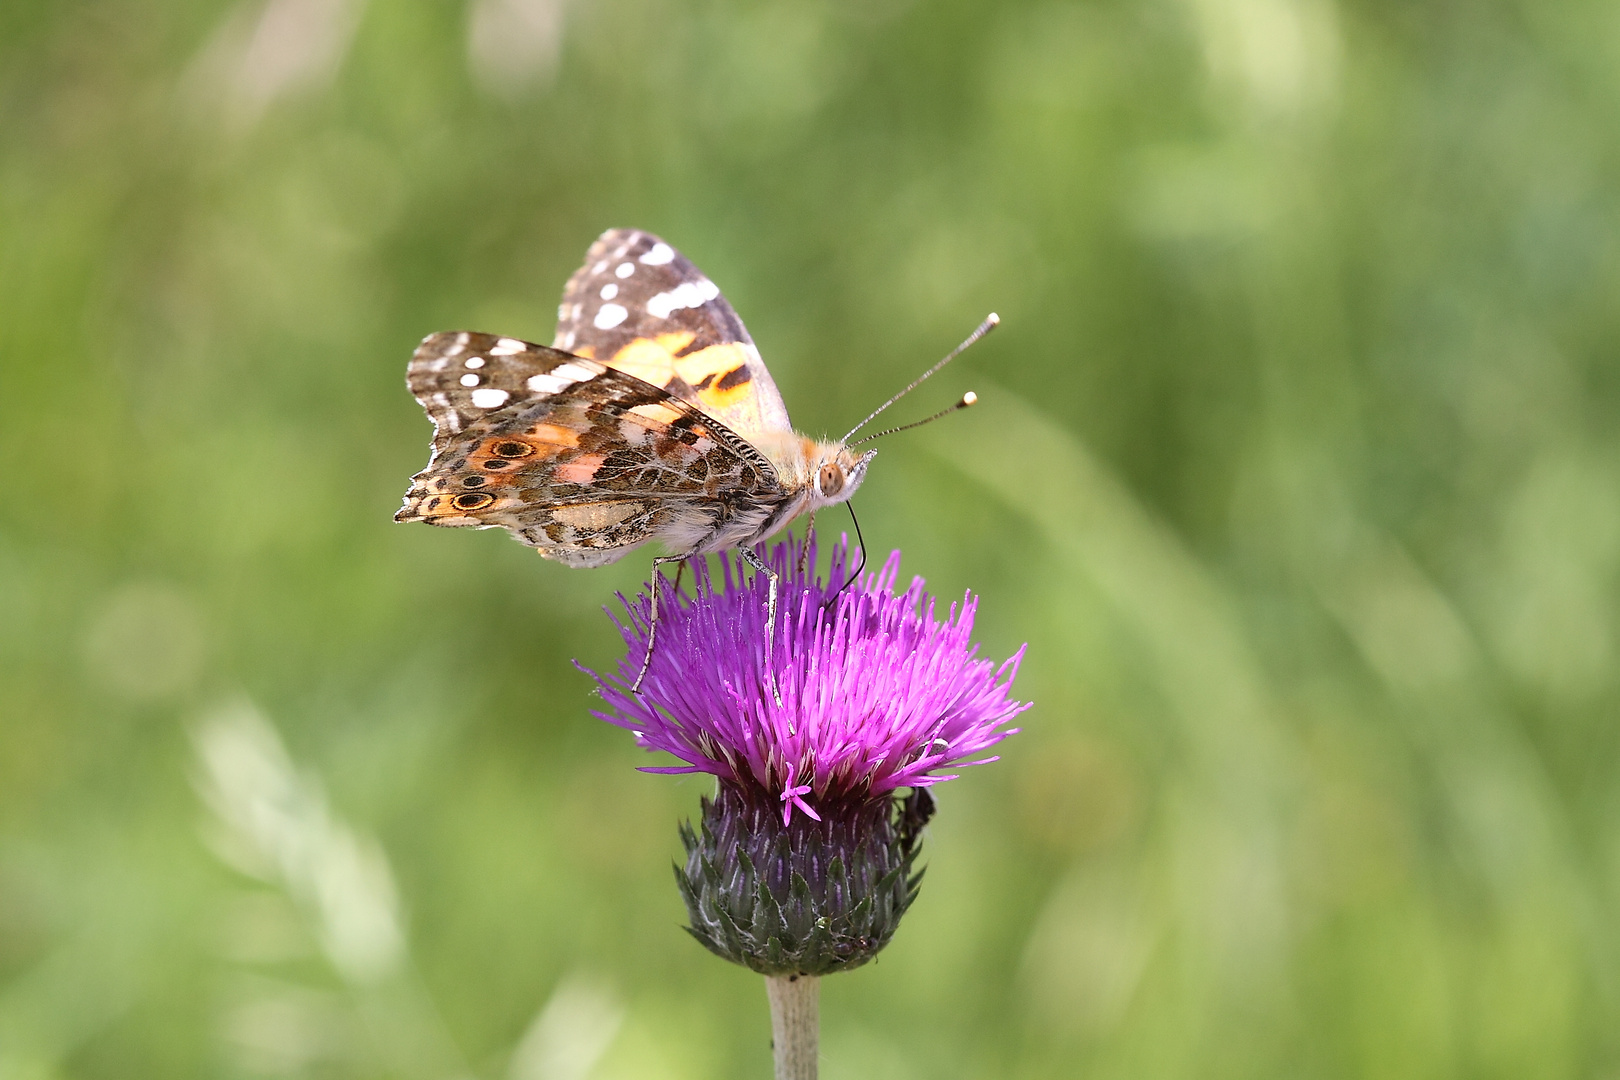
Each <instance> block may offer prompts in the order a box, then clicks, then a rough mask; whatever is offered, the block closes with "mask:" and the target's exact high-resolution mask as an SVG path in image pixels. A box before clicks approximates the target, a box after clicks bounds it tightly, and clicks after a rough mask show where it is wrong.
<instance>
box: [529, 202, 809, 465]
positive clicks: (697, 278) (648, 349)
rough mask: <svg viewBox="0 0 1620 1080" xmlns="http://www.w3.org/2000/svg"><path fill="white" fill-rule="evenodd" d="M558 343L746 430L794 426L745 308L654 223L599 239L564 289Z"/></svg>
mask: <svg viewBox="0 0 1620 1080" xmlns="http://www.w3.org/2000/svg"><path fill="white" fill-rule="evenodd" d="M552 344H553V345H554V346H555V347H556V348H558V349H562V350H566V351H568V352H572V353H577V354H579V355H581V356H586V357H590V358H592V359H595V360H598V361H600V362H602V363H605V364H607V365H609V366H610V367H613V368H616V369H618V370H620V371H625V372H628V373H629V374H631V375H634V376H636V377H637V378H639V379H642V380H643V381H645V382H649V383H652V384H653V385H654V386H659V387H662V388H663V389H665V390H668V391H669V392H670V393H671V394H673V395H675V396H676V397H678V398H680V399H682V400H683V401H686V402H688V403H689V404H691V405H693V406H695V407H697V408H698V409H700V410H702V411H703V412H704V413H706V414H708V415H709V416H712V417H714V418H715V419H716V420H718V421H720V422H721V423H723V424H725V425H726V426H727V427H729V428H730V429H731V430H732V431H734V432H736V433H737V434H739V435H741V436H742V437H743V438H745V439H752V438H754V437H756V436H758V435H760V434H762V433H765V432H779V431H787V430H790V428H791V425H790V424H789V422H788V414H787V407H786V406H785V405H783V404H782V396H781V394H780V393H779V392H778V391H777V389H776V384H775V382H774V381H772V379H771V376H770V373H769V372H768V371H766V370H765V364H764V362H763V361H762V360H760V357H759V351H758V350H757V349H755V348H754V343H753V340H752V339H751V338H750V337H749V336H748V331H747V329H745V328H744V326H743V324H742V320H741V319H739V318H738V317H737V313H736V312H735V311H733V310H732V309H731V305H730V304H728V303H726V300H725V298H724V297H723V296H721V295H720V290H719V289H718V288H717V287H716V286H715V284H714V283H713V282H712V281H710V280H709V279H708V278H707V277H705V276H704V275H703V273H702V271H700V270H699V269H698V268H697V267H696V266H693V265H692V263H691V262H690V261H689V260H688V259H686V257H685V256H683V255H682V254H681V253H680V252H678V251H676V250H675V249H674V248H672V247H671V246H670V245H669V244H667V243H665V242H664V241H662V240H660V239H659V238H658V237H656V236H654V235H652V234H651V233H646V232H642V231H640V230H637V229H611V230H609V231H608V232H605V233H603V234H602V235H601V237H600V238H599V239H598V240H597V241H596V243H595V244H593V245H591V249H590V251H588V252H587V253H586V255H585V264H584V265H583V266H581V267H580V268H579V270H578V271H577V272H575V274H574V276H573V277H571V278H569V279H568V285H567V286H566V287H565V289H564V290H563V299H562V304H561V306H560V307H559V308H558V311H557V336H556V339H555V340H554V341H553V343H552Z"/></svg>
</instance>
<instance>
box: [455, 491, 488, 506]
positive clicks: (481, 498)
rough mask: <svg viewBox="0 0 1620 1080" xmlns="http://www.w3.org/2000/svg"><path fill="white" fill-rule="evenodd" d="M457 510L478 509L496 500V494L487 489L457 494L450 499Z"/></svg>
mask: <svg viewBox="0 0 1620 1080" xmlns="http://www.w3.org/2000/svg"><path fill="white" fill-rule="evenodd" d="M450 501H451V502H452V503H454V504H455V507H456V509H457V510H477V509H479V508H480V507H484V506H488V505H489V504H490V503H492V502H494V501H495V496H493V495H491V494H490V493H489V492H487V491H469V492H467V493H466V494H465V495H457V496H456V497H455V498H454V499H451V500H450Z"/></svg>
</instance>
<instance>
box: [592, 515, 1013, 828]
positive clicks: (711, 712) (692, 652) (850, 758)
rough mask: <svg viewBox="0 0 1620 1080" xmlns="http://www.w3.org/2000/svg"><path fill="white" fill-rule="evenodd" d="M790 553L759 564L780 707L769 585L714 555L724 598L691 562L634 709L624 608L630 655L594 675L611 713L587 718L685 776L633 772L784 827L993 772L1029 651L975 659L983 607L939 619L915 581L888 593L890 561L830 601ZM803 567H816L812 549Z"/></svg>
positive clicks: (640, 633) (665, 595)
mask: <svg viewBox="0 0 1620 1080" xmlns="http://www.w3.org/2000/svg"><path fill="white" fill-rule="evenodd" d="M800 551H801V549H800V547H799V545H798V544H796V543H795V542H793V541H788V542H785V543H782V544H778V545H776V546H775V547H774V548H772V549H771V551H770V553H769V555H768V556H767V561H768V562H769V564H770V565H771V567H772V568H773V569H774V570H775V571H776V572H777V573H778V574H779V575H780V576H781V580H780V584H779V586H778V590H779V591H778V613H777V626H776V641H775V643H774V645H775V647H774V649H773V667H774V669H775V670H774V676H775V682H776V685H777V687H779V689H780V692H781V704H780V705H778V704H777V702H776V700H775V698H774V696H773V695H772V693H771V689H770V687H771V684H770V682H769V681H768V678H767V675H768V673H767V671H766V667H765V665H766V660H765V657H766V652H765V647H764V641H765V633H766V622H767V620H766V595H767V590H768V582H767V581H766V580H765V578H764V575H762V574H760V575H746V576H745V575H743V574H742V573H741V572H740V570H741V568H740V566H739V565H738V564H734V563H733V562H732V561H731V560H729V559H728V558H727V557H726V556H725V555H722V556H721V557H720V566H721V574H722V577H723V582H724V587H723V588H719V587H717V586H716V583H715V582H714V581H713V580H712V579H711V577H710V575H709V572H708V568H707V565H706V563H705V562H704V561H702V560H697V561H695V562H694V564H693V565H694V569H695V577H696V592H695V594H694V595H692V596H690V597H686V596H684V595H676V593H675V591H674V590H673V589H662V590H660V591H661V593H662V597H661V605H660V611H659V624H658V640H657V645H656V648H655V649H654V651H653V656H652V663H651V667H650V668H649V670H648V672H647V676H646V678H645V680H644V681H643V682H642V688H641V692H640V693H639V694H632V693H631V692H630V689H629V688H630V685H631V683H632V682H633V680H634V678H635V674H636V672H637V670H638V669H639V667H640V665H641V661H642V657H643V656H644V655H645V651H646V646H647V634H648V626H649V620H650V617H651V611H652V600H651V598H650V597H649V596H647V595H645V594H644V595H641V596H638V597H637V598H636V600H635V601H634V602H633V603H632V602H630V601H625V600H624V597H622V596H621V597H620V600H621V601H623V602H624V605H625V609H626V611H627V612H628V613H629V620H628V621H627V622H620V621H619V620H617V619H615V623H616V624H617V625H618V627H619V630H620V632H621V633H622V634H623V636H624V640H625V644H626V645H627V646H628V655H627V656H626V657H625V659H624V660H623V661H621V662H620V664H619V671H618V673H617V675H616V676H615V675H608V676H606V677H604V676H602V675H598V674H596V673H595V672H589V674H591V676H592V677H593V678H595V679H596V681H597V683H598V684H599V685H600V687H601V691H602V697H603V699H604V700H605V701H606V703H607V705H608V711H603V712H598V713H596V715H597V716H598V717H600V718H601V719H603V720H606V721H607V722H608V723H610V724H616V725H618V726H619V727H622V728H626V729H628V730H630V731H631V732H633V733H634V734H635V736H636V740H637V742H638V743H639V744H640V745H641V746H642V747H643V748H644V749H647V750H663V751H666V752H668V753H670V754H673V755H674V756H675V757H677V758H679V759H680V760H682V761H684V762H686V763H687V764H685V765H681V766H673V767H668V768H657V767H649V768H646V769H644V770H643V771H646V772H655V773H687V772H707V773H713V774H714V775H715V776H717V777H719V778H720V780H722V781H724V782H727V783H729V784H731V785H734V786H735V787H736V788H737V789H738V791H739V793H741V794H743V795H746V796H749V797H750V799H751V800H760V801H769V803H770V804H772V805H774V804H776V803H780V804H781V805H782V817H783V822H784V824H785V823H787V822H789V821H790V820H791V818H792V815H793V809H794V807H797V808H799V809H800V810H802V811H803V812H804V813H805V814H806V815H808V816H809V817H810V818H813V819H815V820H817V821H819V820H821V814H820V813H819V812H818V810H817V809H816V808H817V807H818V806H820V807H822V808H823V809H825V808H826V807H827V806H828V805H830V804H835V803H849V802H851V801H853V802H856V803H860V802H867V801H872V800H877V799H880V798H884V797H886V796H888V795H890V793H892V792H893V791H894V790H895V789H896V788H902V787H909V788H923V787H927V786H929V785H932V784H937V783H939V782H940V781H942V780H951V779H955V777H956V775H957V774H956V773H954V772H950V773H943V774H942V772H941V770H947V769H953V768H960V767H965V766H969V765H982V764H985V763H987V762H990V761H994V760H996V758H995V757H993V756H992V757H979V756H978V755H980V754H982V753H983V752H984V751H985V750H986V749H988V748H990V747H992V746H994V745H995V744H996V743H998V742H1000V741H1001V740H1002V739H1004V738H1006V737H1007V736H1008V735H1012V734H1016V732H1017V729H1016V728H1009V727H1008V726H1007V725H1008V724H1009V723H1010V722H1011V721H1012V720H1013V718H1014V717H1016V716H1017V715H1018V714H1019V713H1021V712H1023V711H1024V710H1025V709H1027V708H1028V707H1029V706H1028V705H1027V704H1024V703H1021V702H1018V701H1015V700H1012V699H1011V698H1010V697H1009V696H1008V692H1009V690H1010V689H1011V685H1012V681H1013V678H1014V676H1015V675H1016V674H1017V672H1018V664H1019V662H1020V660H1022V658H1023V655H1024V649H1023V648H1020V649H1019V650H1018V652H1017V653H1015V654H1014V655H1013V656H1012V657H1011V658H1010V659H1008V660H1007V661H1006V662H1005V663H1003V664H1001V665H1000V666H999V667H998V666H997V665H996V664H995V663H994V662H993V661H990V660H986V659H981V658H980V657H979V655H978V648H977V646H976V645H974V644H973V643H972V641H971V635H972V631H973V614H974V611H975V609H976V608H977V606H978V600H977V598H976V597H974V596H973V595H972V594H971V593H969V594H967V595H966V596H965V597H964V598H963V600H962V602H961V604H960V605H958V604H955V603H953V604H952V605H951V607H950V610H949V613H948V614H947V615H946V617H945V618H944V620H943V621H940V620H938V618H937V613H936V609H935V603H934V600H933V598H932V597H929V596H928V595H927V594H926V593H925V592H924V590H923V581H922V579H921V578H913V579H912V581H911V584H910V586H909V587H907V588H906V590H905V591H904V592H901V593H899V594H896V593H895V591H894V588H895V581H896V579H897V577H898V575H899V572H900V553H899V552H898V551H897V552H894V553H893V554H891V555H890V556H889V558H888V560H887V561H885V562H884V564H883V566H882V568H881V569H879V570H878V571H876V572H875V573H870V574H867V575H865V576H864V577H863V578H861V579H860V580H859V581H857V582H855V583H854V584H852V585H851V586H850V587H849V588H847V589H844V590H843V591H842V592H841V593H838V594H837V595H836V597H835V596H834V590H835V588H836V586H832V585H829V584H828V583H826V582H823V581H821V580H819V579H817V578H816V577H815V575H814V572H813V570H812V571H810V572H805V571H803V570H800V569H799V556H800ZM809 554H810V557H809V558H808V559H807V560H805V561H806V562H807V563H808V564H809V566H811V567H814V565H815V558H814V555H815V550H814V544H813V542H812V546H811V550H810V553H809ZM848 562H849V550H848V544H847V541H845V542H842V543H840V544H839V545H838V547H837V548H836V549H835V550H834V552H833V555H832V566H831V569H830V571H829V578H830V580H831V581H834V582H840V583H841V582H843V580H844V579H845V577H846V576H847V572H848V571H847V569H846V567H847V565H848ZM925 600H926V601H927V602H926V604H924V601H925ZM829 601H831V603H829ZM761 797H763V798H761Z"/></svg>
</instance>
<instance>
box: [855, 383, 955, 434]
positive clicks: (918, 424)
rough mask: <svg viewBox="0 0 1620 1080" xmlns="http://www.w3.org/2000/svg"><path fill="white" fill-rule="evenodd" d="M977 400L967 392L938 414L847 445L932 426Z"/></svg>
mask: <svg viewBox="0 0 1620 1080" xmlns="http://www.w3.org/2000/svg"><path fill="white" fill-rule="evenodd" d="M978 400H979V395H978V394H975V393H974V392H973V391H971V390H969V391H968V392H967V393H965V394H963V395H962V400H961V401H958V402H957V403H956V404H955V405H952V406H951V407H950V408H948V409H941V410H939V412H937V413H935V414H934V415H933V416H929V417H926V418H924V419H922V420H913V421H912V422H911V423H909V424H901V425H900V426H899V427H892V428H889V429H888V430H887V431H880V432H878V433H877V434H876V435H862V436H861V437H860V438H858V439H856V440H855V441H854V442H852V443H849V444H848V445H850V446H859V445H861V443H863V442H871V441H872V440H873V439H881V438H883V436H885V435H893V434H895V433H896V432H900V431H910V430H911V429H912V428H914V427H922V426H923V425H924V424H932V423H933V422H934V421H935V420H938V419H939V418H940V417H942V416H949V415H951V413H953V412H956V411H957V410H958V409H965V408H967V407H968V406H970V405H972V404H973V403H974V402H976V401H978Z"/></svg>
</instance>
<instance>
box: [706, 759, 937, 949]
mask: <svg viewBox="0 0 1620 1080" xmlns="http://www.w3.org/2000/svg"><path fill="white" fill-rule="evenodd" d="M821 809H822V818H821V820H820V821H817V820H814V819H812V818H810V817H809V816H807V815H805V814H795V815H793V820H792V821H791V822H790V823H788V824H783V822H782V814H781V809H780V807H778V806H770V805H765V804H764V803H763V802H762V801H760V800H757V799H751V798H749V797H748V796H747V795H745V794H743V793H742V792H740V791H739V790H738V789H737V788H736V787H734V786H733V785H730V784H726V783H721V784H720V789H719V792H718V794H717V795H716V796H715V798H714V799H713V800H712V801H711V800H709V799H704V800H703V815H702V822H701V824H700V830H701V832H699V831H694V830H693V828H692V826H691V824H690V823H687V824H684V825H682V826H681V842H682V843H683V844H684V845H685V847H686V865H685V866H684V867H683V866H680V865H677V866H676V867H675V880H676V882H677V883H678V884H679V885H680V890H681V896H682V898H683V899H685V901H686V910H687V914H688V915H689V916H690V918H691V920H692V925H691V926H689V927H687V931H688V932H689V933H690V934H691V935H692V936H693V937H695V938H697V939H698V940H699V941H701V942H702V943H703V944H704V946H705V947H707V948H708V949H709V951H711V952H713V953H714V954H715V955H717V956H722V957H724V958H725V959H727V960H730V961H732V962H733V963H737V964H742V965H743V966H745V967H748V968H751V969H752V970H754V971H757V972H759V973H760V974H762V975H789V974H802V975H828V974H831V973H832V972H835V971H847V970H849V969H850V968H855V967H859V966H860V965H862V964H864V963H866V962H867V961H868V960H870V959H871V958H872V957H873V956H876V955H877V953H878V950H880V949H882V948H883V947H884V946H885V945H887V944H888V943H889V939H890V938H892V937H893V936H894V932H895V929H896V928H897V927H898V926H899V925H900V916H902V915H904V914H905V912H906V909H907V908H908V907H910V906H911V902H912V901H913V900H915V899H916V898H917V891H918V888H919V886H920V884H921V882H922V871H918V872H917V873H916V874H912V873H911V866H912V863H913V862H914V861H915V860H916V857H917V854H918V852H919V850H920V848H921V843H920V841H921V836H920V833H921V830H922V827H923V825H925V824H926V823H927V821H928V819H929V817H930V816H931V815H932V814H933V811H934V801H933V799H932V798H931V797H930V796H929V795H928V792H927V789H925V788H914V789H912V791H911V793H910V794H909V795H907V796H905V797H898V796H896V797H884V798H879V799H863V800H851V801H850V802H848V803H838V804H833V805H830V806H829V805H826V804H823V806H822V808H821Z"/></svg>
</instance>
